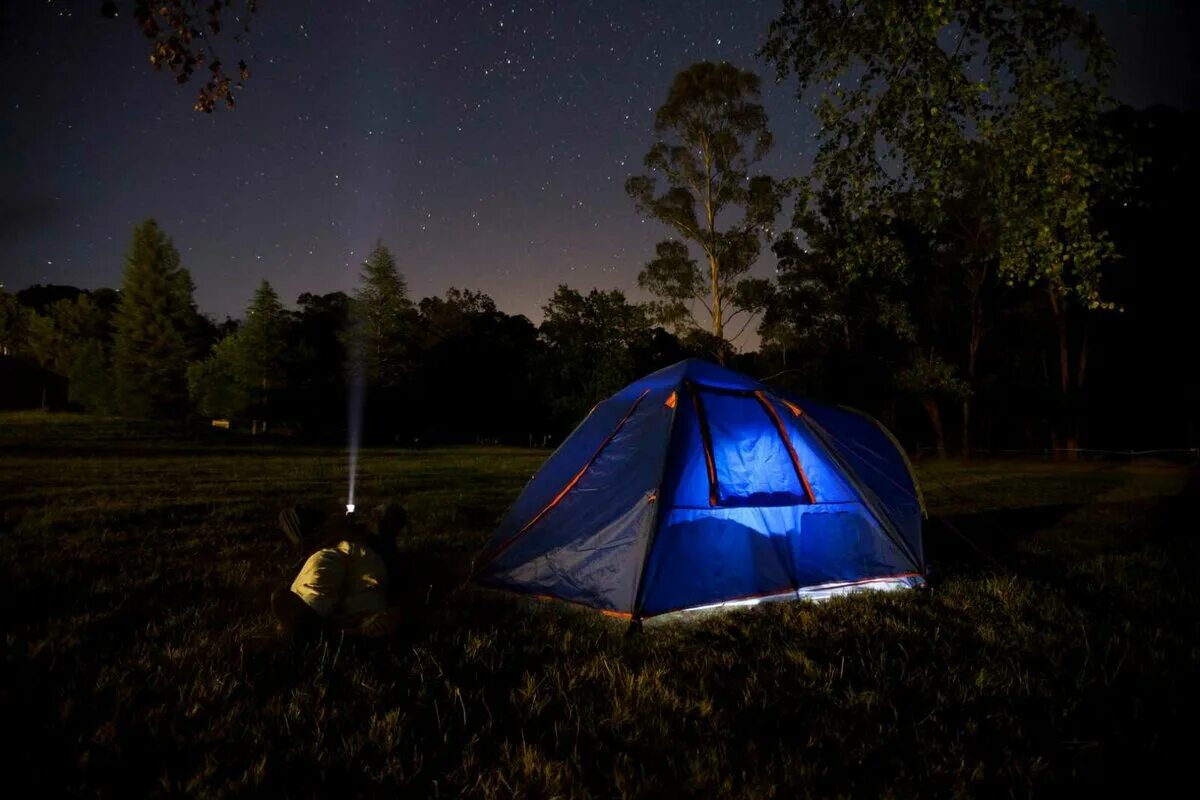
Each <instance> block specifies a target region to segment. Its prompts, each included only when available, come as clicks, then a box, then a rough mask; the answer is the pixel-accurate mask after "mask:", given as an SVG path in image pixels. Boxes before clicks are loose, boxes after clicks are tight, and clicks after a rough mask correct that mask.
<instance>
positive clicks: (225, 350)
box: [187, 280, 291, 419]
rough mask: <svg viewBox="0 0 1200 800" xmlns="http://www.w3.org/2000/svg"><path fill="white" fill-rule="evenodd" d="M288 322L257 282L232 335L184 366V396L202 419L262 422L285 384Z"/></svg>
mask: <svg viewBox="0 0 1200 800" xmlns="http://www.w3.org/2000/svg"><path fill="white" fill-rule="evenodd" d="M290 328H291V325H290V320H289V319H288V314H287V311H286V310H285V309H284V308H283V304H282V303H280V302H279V295H278V294H276V292H275V290H274V289H273V288H272V287H271V284H270V283H268V282H267V281H266V280H264V281H262V282H261V283H260V284H259V286H258V289H257V290H256V291H255V293H254V297H253V299H252V300H251V301H250V305H249V307H247V309H246V319H245V321H244V322H243V323H242V324H241V326H239V327H238V329H237V330H236V331H234V332H233V333H231V334H229V335H228V336H226V337H225V338H224V339H221V340H220V341H219V342H217V344H216V345H214V347H213V349H212V352H211V353H210V354H209V356H208V357H207V358H206V359H204V361H201V362H199V363H197V364H192V365H191V366H190V367H189V368H188V373H187V378H188V393H189V395H190V396H191V398H192V403H193V404H194V405H195V406H196V408H197V409H198V410H199V411H200V412H201V413H202V414H205V415H206V416H218V417H241V416H246V415H253V416H254V417H255V419H265V418H266V417H267V416H268V408H272V409H273V408H274V406H275V405H277V403H273V402H272V399H273V398H275V399H277V398H278V396H279V394H280V390H282V389H283V388H284V387H285V386H286V385H287V363H286V362H287V358H288V349H289V348H288V343H289V341H290V339H291V337H290V333H291V331H290Z"/></svg>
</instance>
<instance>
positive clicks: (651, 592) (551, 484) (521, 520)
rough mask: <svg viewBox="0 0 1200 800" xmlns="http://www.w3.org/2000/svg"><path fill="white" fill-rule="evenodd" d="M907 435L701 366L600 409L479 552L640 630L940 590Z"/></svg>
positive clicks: (492, 583) (486, 577) (517, 586)
mask: <svg viewBox="0 0 1200 800" xmlns="http://www.w3.org/2000/svg"><path fill="white" fill-rule="evenodd" d="M923 516H924V508H923V503H922V499H921V495H920V490H919V488H918V487H917V482H916V478H915V476H914V475H913V472H912V468H911V465H910V464H909V462H908V459H907V458H906V457H905V455H904V452H903V450H901V448H900V447H899V445H898V443H897V442H896V440H895V439H894V438H893V437H892V435H891V434H890V433H889V432H888V431H887V430H886V429H885V428H884V427H883V426H882V425H880V424H879V423H878V422H876V421H875V420H873V419H871V418H870V417H867V416H865V415H863V414H860V413H858V412H856V411H851V410H849V409H843V408H830V407H827V406H823V405H819V404H816V403H810V402H808V401H804V400H796V399H792V398H789V397H784V396H782V395H780V394H779V393H777V392H774V391H772V390H771V389H769V388H767V387H766V386H765V385H763V384H761V383H758V382H757V381H754V380H752V379H750V378H747V377H745V376H743V375H739V374H738V373H735V372H732V371H730V370H727V369H723V368H721V367H718V366H716V365H713V364H709V363H706V362H703V361H697V360H694V359H691V360H687V361H681V362H679V363H678V364H674V365H672V366H670V367H667V368H666V369H663V370H660V371H658V372H655V373H653V374H652V375H649V376H647V377H645V378H643V379H641V380H639V381H637V382H636V383H633V384H631V385H629V386H627V387H625V388H624V389H622V390H621V391H619V392H617V393H616V394H615V395H613V396H612V397H610V398H608V399H607V400H605V401H603V402H601V403H600V404H598V405H597V406H596V407H595V408H593V409H592V411H591V413H589V414H588V416H587V418H586V419H584V421H583V422H582V423H580V425H579V427H577V428H576V429H575V431H574V432H573V433H572V434H571V435H570V437H569V438H567V440H566V441H565V442H563V444H562V446H561V447H559V448H558V450H556V451H555V452H554V454H553V455H551V456H550V458H549V459H548V460H547V461H546V463H545V464H544V465H543V466H542V468H541V469H540V470H539V471H538V472H537V474H536V475H534V477H533V478H532V479H531V480H530V482H529V484H528V485H527V486H526V487H525V489H524V491H522V492H521V495H520V496H519V497H518V498H517V500H516V502H515V503H514V504H513V506H512V507H511V508H510V509H509V510H508V513H507V514H506V515H505V517H504V519H503V521H502V522H501V524H500V527H499V528H498V529H497V530H496V532H495V533H494V534H493V535H492V538H491V540H490V541H489V542H488V544H487V546H486V547H484V549H483V551H482V552H481V553H480V554H479V556H478V557H477V558H476V561H475V564H476V567H475V571H474V580H475V581H476V582H477V583H479V584H481V585H484V586H489V587H493V588H499V589H506V590H510V591H515V592H523V593H528V594H533V595H537V596H542V597H551V598H557V599H560V600H566V601H569V602H573V603H579V604H582V605H585V606H590V607H592V608H595V609H598V610H600V611H603V612H604V613H606V614H609V615H612V616H617V617H623V618H626V619H630V620H632V621H633V622H635V623H639V622H640V621H641V620H643V619H646V618H650V617H654V616H657V615H661V614H666V613H670V612H676V611H685V610H697V609H706V608H715V607H722V606H735V605H746V604H753V603H757V602H762V601H766V600H786V599H802V598H809V599H821V598H825V597H830V596H832V595H837V594H842V593H845V592H850V591H856V590H862V589H899V588H905V587H916V586H921V585H923V584H924V582H925V581H924V577H923V573H924V572H925V562H924V554H923V552H922V544H921V520H922V517H923Z"/></svg>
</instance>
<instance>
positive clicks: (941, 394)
mask: <svg viewBox="0 0 1200 800" xmlns="http://www.w3.org/2000/svg"><path fill="white" fill-rule="evenodd" d="M782 5H783V10H782V13H781V15H780V16H779V17H778V18H777V19H776V20H775V22H774V23H773V24H772V25H771V27H770V29H769V31H768V32H767V38H766V42H765V44H764V46H763V48H762V51H761V53H760V55H761V56H762V57H763V58H765V59H766V61H767V62H768V63H769V64H770V65H771V66H772V67H773V68H774V69H775V71H776V77H777V79H779V80H780V81H782V82H790V83H791V84H792V85H794V87H795V89H796V93H797V99H798V100H800V101H802V102H807V103H808V104H809V109H810V110H811V111H812V113H813V114H814V116H815V118H816V120H817V122H818V123H819V129H818V130H817V131H816V132H815V133H814V140H815V141H814V144H815V148H816V149H815V152H814V153H813V154H812V159H811V163H812V166H811V169H810V171H809V173H808V174H807V175H803V176H790V177H784V176H772V175H767V174H764V173H763V172H762V170H761V166H762V164H763V162H764V158H765V157H766V155H767V154H768V153H769V152H770V151H771V149H772V147H773V145H774V138H773V136H772V133H771V130H770V127H769V124H768V119H767V115H766V112H765V110H764V108H763V106H762V105H761V104H760V103H759V102H758V101H759V98H760V84H761V80H760V78H759V77H758V76H757V75H755V74H754V73H752V72H748V71H745V70H742V69H739V68H737V67H735V66H733V65H730V64H727V63H720V64H712V63H707V62H704V63H699V64H695V65H692V66H691V67H688V68H687V69H685V70H683V71H681V72H680V73H679V74H678V75H677V76H675V78H674V80H673V81H672V83H671V85H670V87H669V89H668V92H667V96H666V100H665V101H664V103H663V104H662V105H661V106H660V107H659V109H658V112H657V114H656V117H655V126H654V133H655V140H654V141H653V142H652V144H651V145H650V147H649V149H648V150H647V152H646V155H645V157H644V160H643V163H644V166H645V172H644V174H640V175H632V176H630V177H629V179H628V180H627V182H626V185H625V189H626V192H627V193H628V194H629V196H630V199H631V201H632V205H633V206H634V208H635V209H636V210H637V211H638V213H639V214H641V216H642V217H643V219H651V220H654V221H657V222H659V223H661V224H662V225H663V226H664V227H665V228H666V229H667V231H668V238H666V239H665V240H663V241H661V242H659V243H658V244H657V245H656V247H655V249H654V252H653V254H650V253H647V257H648V259H649V260H648V261H647V262H646V264H645V266H644V268H643V269H642V271H641V273H640V274H639V276H638V286H639V287H640V288H641V289H642V290H644V291H645V292H646V293H647V294H648V295H649V296H650V298H651V299H650V300H649V302H647V303H644V304H643V303H632V302H630V301H629V300H628V298H626V296H625V295H624V294H623V293H621V292H619V291H607V292H605V291H599V290H592V291H590V292H588V293H587V294H584V293H582V292H580V291H579V290H576V289H573V288H569V287H565V286H562V287H559V288H558V289H557V291H556V292H555V294H554V295H553V296H552V297H551V298H549V299H548V300H547V301H546V303H545V305H544V306H543V313H544V316H543V320H542V322H541V324H540V325H537V326H535V325H534V324H533V323H532V322H531V321H530V320H528V319H526V318H524V317H521V316H510V315H508V314H505V313H504V312H502V311H500V310H499V309H497V308H496V306H495V303H494V302H493V301H492V300H491V299H490V298H488V297H487V296H485V295H483V294H480V293H477V292H472V291H468V290H459V289H450V290H449V291H448V292H447V293H446V295H445V296H443V297H434V298H424V299H421V300H414V299H413V298H411V297H410V296H409V292H408V289H407V286H406V284H405V282H404V279H403V276H402V274H401V271H400V269H398V267H397V264H396V262H395V260H394V259H393V258H392V256H391V254H390V253H389V252H388V251H387V249H386V248H385V247H384V246H383V245H382V244H381V245H379V246H378V247H376V249H375V250H374V251H373V252H372V254H371V256H370V258H368V259H367V261H366V262H365V264H364V265H363V273H362V278H361V282H360V285H359V286H358V288H357V289H356V290H355V291H354V292H353V293H352V294H349V295H346V294H341V293H334V294H328V295H320V296H315V295H310V294H304V295H301V296H300V297H299V298H298V299H297V302H296V306H295V308H286V307H285V306H284V304H283V303H282V302H281V301H280V299H279V297H278V296H277V295H276V293H275V292H274V290H273V289H272V288H271V287H270V286H269V285H268V284H266V283H264V284H263V285H262V286H261V287H260V288H259V290H258V292H257V293H256V294H255V296H254V297H253V298H252V299H251V300H250V305H249V306H248V308H247V310H246V314H245V318H244V320H243V321H242V322H241V323H233V322H229V321H227V322H226V323H223V324H220V325H218V324H215V323H213V322H212V321H210V320H207V319H205V318H204V317H203V316H202V315H200V314H199V313H198V312H197V310H196V308H195V304H194V302H193V301H192V287H191V279H190V278H189V276H188V273H187V272H186V270H184V269H183V268H182V267H181V265H180V264H179V256H178V254H177V253H176V252H175V250H174V248H173V247H172V246H171V245H170V242H169V240H168V239H167V238H166V236H165V235H164V234H163V233H162V231H160V230H159V229H158V228H157V226H155V225H154V224H153V223H146V224H144V225H142V226H140V227H139V228H138V229H137V231H135V234H134V237H133V242H132V244H131V247H130V250H129V256H128V259H127V264H126V270H125V276H124V282H123V286H122V289H121V291H120V293H115V292H111V291H107V290H101V291H97V292H91V293H78V292H76V293H74V294H72V295H71V296H70V297H64V298H60V299H58V302H54V303H48V302H44V298H43V300H37V301H35V300H34V299H31V298H32V296H31V295H25V293H22V294H23V295H25V296H24V300H22V299H20V298H16V297H11V296H4V297H0V337H2V341H0V347H2V348H4V349H5V351H6V352H13V353H17V354H20V355H22V356H24V357H26V358H29V359H31V360H33V361H35V362H37V363H38V364H41V365H43V366H44V367H46V368H47V369H51V370H54V371H55V372H58V373H60V374H64V375H67V376H68V377H69V378H70V392H71V399H72V401H73V402H75V403H76V404H78V405H79V406H81V407H83V408H86V409H88V410H93V411H98V412H107V413H121V414H126V415H132V416H143V415H152V414H156V415H168V416H182V415H185V414H200V415H204V416H208V417H221V418H235V419H260V420H268V421H283V422H285V423H292V424H293V425H294V426H298V427H299V428H301V429H302V430H305V431H307V432H322V431H328V432H331V431H338V430H341V429H342V428H344V427H345V414H346V398H347V395H348V393H350V392H351V391H355V392H357V391H358V390H359V387H361V390H362V392H363V393H364V394H365V396H366V421H367V430H368V435H369V436H372V437H374V438H376V439H380V440H392V441H397V440H399V441H413V440H420V441H474V440H481V439H486V440H503V441H514V442H528V441H531V440H537V441H541V440H543V439H545V438H547V437H548V438H549V439H551V440H553V439H557V438H558V437H560V436H561V435H563V434H564V433H565V432H566V431H567V430H569V429H570V427H571V426H572V425H573V424H574V423H575V422H576V421H577V420H578V419H579V418H581V417H582V416H583V414H585V413H586V411H587V409H588V408H590V407H591V405H592V404H593V403H595V402H596V401H597V400H599V399H601V398H603V397H604V396H605V395H606V394H608V393H609V392H611V391H613V390H615V389H616V388H618V387H620V386H622V385H624V384H625V383H627V382H629V381H631V380H633V379H634V378H636V377H638V376H640V375H642V374H645V373H647V372H650V371H651V370H653V369H656V368H658V367H661V366H665V365H667V364H669V363H672V362H673V361H676V360H678V359H680V358H683V357H686V356H698V357H704V358H712V359H715V360H718V361H722V362H725V363H727V364H730V365H731V366H733V367H735V368H737V369H740V370H742V371H744V372H747V373H749V374H751V375H754V376H756V377H760V378H765V379H769V380H771V381H772V382H774V383H776V384H779V385H782V386H784V387H786V388H788V389H791V390H793V391H795V392H796V393H797V394H800V395H803V396H806V397H810V398H814V399H820V400H825V401H827V402H834V403H844V404H849V405H854V406H856V407H859V408H861V409H863V410H865V411H868V412H870V413H873V414H875V415H876V416H878V417H880V418H881V419H882V420H883V421H884V422H886V423H887V424H888V425H889V426H890V427H891V428H892V429H893V430H895V431H896V432H897V433H898V434H899V435H900V436H901V438H902V439H903V441H904V442H905V443H906V444H908V445H910V446H922V447H928V448H929V449H931V450H934V451H936V452H939V453H946V452H951V451H957V452H960V453H962V454H964V455H969V454H970V453H971V452H973V451H976V450H1003V449H1023V450H1041V449H1053V450H1056V451H1073V450H1075V449H1077V448H1080V447H1101V448H1106V447H1108V448H1118V449H1126V450H1127V449H1137V448H1151V447H1163V446H1167V447H1181V446H1182V447H1195V446H1197V444H1200V432H1198V431H1197V414H1198V409H1200V385H1198V382H1197V370H1196V369H1195V368H1194V367H1193V366H1192V365H1191V361H1192V360H1194V356H1193V352H1194V351H1195V349H1196V344H1197V339H1198V337H1197V336H1196V330H1197V326H1196V325H1195V323H1194V311H1193V309H1192V306H1193V305H1194V303H1195V300H1194V298H1195V297H1196V296H1197V289H1198V288H1200V287H1198V278H1197V270H1195V269H1194V268H1193V264H1194V262H1195V258H1194V256H1193V255H1192V250H1193V243H1192V238H1193V237H1192V236H1191V225H1192V224H1194V223H1193V217H1194V216H1195V214H1194V211H1195V208H1196V203H1195V200H1194V192H1195V187H1196V185H1197V183H1198V182H1200V176H1198V174H1197V165H1196V151H1195V147H1194V142H1195V140H1196V137H1197V133H1198V127H1200V126H1198V125H1197V121H1196V116H1195V114H1184V113H1179V112H1174V111H1170V110H1168V109H1151V110H1148V111H1142V112H1137V111H1133V110H1131V109H1125V108H1119V107H1117V106H1116V104H1115V102H1114V101H1113V100H1112V98H1111V97H1110V95H1109V91H1108V85H1109V82H1110V77H1111V70H1112V67H1113V64H1114V56H1113V53H1112V50H1111V48H1110V47H1109V46H1108V44H1107V42H1106V41H1105V39H1104V36H1103V34H1102V32H1101V31H1100V30H1099V28H1098V27H1097V26H1096V24H1095V20H1094V19H1093V18H1092V17H1090V16H1089V15H1087V14H1085V13H1083V12H1082V11H1080V10H1079V9H1077V8H1076V7H1074V6H1073V5H1070V4H1067V3H1064V2H1059V1H1058V0H1052V1H1051V2H1048V3H1011V2H1007V1H1006V0H978V2H969V3H968V2H948V3H943V4H935V5H928V4H927V6H922V7H920V8H917V7H915V6H914V4H912V3H911V2H909V0H878V1H877V2H870V3H867V2H862V0H855V1H854V2H847V3H844V4H843V5H842V6H841V7H840V10H838V11H837V13H832V12H830V10H829V6H828V4H827V3H824V2H810V1H809V0H784V2H783V4H782ZM789 209H790V211H791V216H790V224H788V225H787V226H786V228H785V229H784V230H782V231H779V230H777V229H776V225H777V223H778V221H779V220H780V219H781V218H785V215H786V211H787V210H789ZM767 251H771V252H773V254H774V256H775V259H776V262H777V268H776V273H775V280H767V279H764V278H762V277H758V276H757V275H755V274H754V268H755V266H756V264H757V263H758V262H759V261H760V257H761V255H762V254H763V253H764V252H767ZM761 271H762V270H759V272H761ZM43 294H44V293H43ZM755 329H757V331H758V333H759V336H760V341H761V347H760V348H759V350H758V351H757V352H754V353H739V352H738V348H737V347H736V346H735V343H736V342H737V341H738V337H739V336H740V335H741V333H742V332H743V331H745V330H755Z"/></svg>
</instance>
